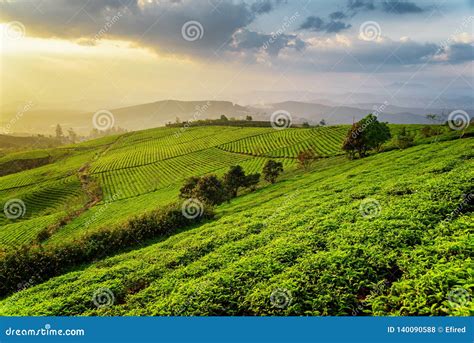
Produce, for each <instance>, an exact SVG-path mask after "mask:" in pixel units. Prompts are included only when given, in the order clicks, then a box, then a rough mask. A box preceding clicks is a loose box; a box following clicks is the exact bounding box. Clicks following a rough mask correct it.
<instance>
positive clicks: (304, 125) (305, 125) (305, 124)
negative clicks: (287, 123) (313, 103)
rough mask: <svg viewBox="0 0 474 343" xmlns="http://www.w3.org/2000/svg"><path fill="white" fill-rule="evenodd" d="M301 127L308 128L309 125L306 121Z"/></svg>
mask: <svg viewBox="0 0 474 343" xmlns="http://www.w3.org/2000/svg"><path fill="white" fill-rule="evenodd" d="M302 126H303V127H310V126H311V125H309V123H308V122H307V121H305V122H303V125H302Z"/></svg>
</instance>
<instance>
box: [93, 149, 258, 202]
mask: <svg viewBox="0 0 474 343" xmlns="http://www.w3.org/2000/svg"><path fill="white" fill-rule="evenodd" d="M248 158H250V157H248V156H243V155H237V154H232V153H228V152H225V151H221V150H219V149H216V148H210V149H206V150H202V151H198V152H194V153H190V154H187V155H183V156H178V157H175V158H171V159H168V160H165V161H159V162H156V163H153V164H148V165H145V166H142V167H135V168H126V169H120V170H113V171H108V172H104V173H99V174H94V177H97V178H98V180H99V182H100V184H101V186H102V187H103V191H104V195H105V196H106V197H111V196H113V195H117V196H118V197H119V198H127V197H131V196H136V195H139V194H142V193H146V192H150V191H154V190H156V189H159V188H162V187H165V186H166V185H170V184H175V183H181V182H182V180H184V179H185V178H187V177H189V176H193V175H202V174H207V173H210V172H213V171H216V170H218V169H220V168H226V167H228V166H229V165H232V164H236V163H240V162H241V161H245V160H246V159H248ZM131 180H133V181H132V182H131Z"/></svg>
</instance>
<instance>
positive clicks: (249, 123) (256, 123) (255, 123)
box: [166, 119, 308, 128]
mask: <svg viewBox="0 0 474 343" xmlns="http://www.w3.org/2000/svg"><path fill="white" fill-rule="evenodd" d="M216 125H218V126H243V127H271V126H272V124H271V122H270V121H263V120H237V119H236V120H222V119H201V120H191V121H183V122H176V123H167V124H166V127H181V128H182V127H184V128H186V127H190V126H216ZM291 127H308V125H307V124H306V125H305V124H294V123H292V124H291Z"/></svg>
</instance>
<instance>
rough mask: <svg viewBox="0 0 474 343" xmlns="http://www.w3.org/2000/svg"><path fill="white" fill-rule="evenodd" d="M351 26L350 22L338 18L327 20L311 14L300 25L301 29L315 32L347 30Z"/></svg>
mask: <svg viewBox="0 0 474 343" xmlns="http://www.w3.org/2000/svg"><path fill="white" fill-rule="evenodd" d="M350 27H351V25H350V24H346V23H343V22H342V21H338V20H329V21H325V20H323V19H321V18H320V17H315V16H309V17H307V18H306V20H305V21H304V22H303V23H302V24H301V25H300V30H309V31H315V32H326V33H338V32H340V31H343V30H347V29H349V28H350Z"/></svg>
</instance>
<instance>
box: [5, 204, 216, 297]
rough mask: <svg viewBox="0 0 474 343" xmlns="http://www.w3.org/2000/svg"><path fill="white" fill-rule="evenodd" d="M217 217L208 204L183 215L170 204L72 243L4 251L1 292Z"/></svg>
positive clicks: (41, 279) (45, 278) (11, 290)
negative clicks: (197, 212)
mask: <svg viewBox="0 0 474 343" xmlns="http://www.w3.org/2000/svg"><path fill="white" fill-rule="evenodd" d="M212 217H213V212H212V210H211V209H209V208H208V207H206V208H203V211H202V213H200V215H199V216H198V217H195V218H187V217H186V216H184V215H183V213H182V209H181V206H177V205H170V206H168V207H166V208H164V209H159V210H156V211H153V212H151V213H147V214H144V215H142V216H139V217H137V218H132V219H130V220H129V221H128V223H127V224H126V225H122V226H118V227H115V228H103V229H102V230H100V231H97V232H95V233H92V234H89V235H84V236H83V237H81V238H80V239H77V240H74V241H73V242H71V243H68V244H63V245H61V246H57V247H49V249H47V250H46V249H42V248H41V246H36V245H33V246H29V247H27V246H23V247H21V248H20V249H17V250H13V251H10V252H8V253H5V254H3V255H0V275H2V278H3V280H2V282H1V283H0V296H4V295H6V294H8V293H11V292H15V291H17V290H18V285H20V284H24V283H28V282H29V281H30V280H31V279H32V278H33V279H34V280H35V282H39V281H45V280H47V279H49V278H50V277H52V276H56V275H60V274H61V273H64V272H65V271H67V270H68V269H70V268H71V267H73V266H77V265H80V264H82V263H88V262H92V261H94V260H97V259H100V258H104V257H105V256H108V255H111V254H113V253H117V252H119V251H121V250H124V249H125V248H129V247H131V246H136V245H139V244H142V243H145V242H146V240H149V239H152V238H157V237H163V236H165V235H169V234H171V233H173V232H177V231H178V230H179V229H183V228H184V227H186V226H189V225H193V224H196V223H199V222H200V221H202V220H203V219H209V218H212Z"/></svg>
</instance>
